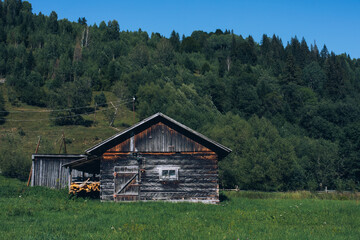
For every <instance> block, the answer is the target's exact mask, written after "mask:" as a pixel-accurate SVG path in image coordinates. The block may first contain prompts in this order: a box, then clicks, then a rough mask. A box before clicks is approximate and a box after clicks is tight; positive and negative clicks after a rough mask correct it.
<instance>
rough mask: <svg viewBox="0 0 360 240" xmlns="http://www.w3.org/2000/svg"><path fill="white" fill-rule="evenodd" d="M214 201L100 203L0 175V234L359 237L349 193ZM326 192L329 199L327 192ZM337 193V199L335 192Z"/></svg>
mask: <svg viewBox="0 0 360 240" xmlns="http://www.w3.org/2000/svg"><path fill="white" fill-rule="evenodd" d="M224 197H225V198H227V199H226V200H225V201H222V202H221V203H220V204H219V205H206V204H200V203H167V202H136V203H101V202H100V201H99V200H94V199H83V198H70V197H69V195H68V194H67V191H66V190H61V191H59V190H51V189H46V188H43V187H33V188H28V187H26V185H25V183H24V182H20V181H18V180H15V179H11V178H4V177H2V176H0V208H1V211H0V222H1V224H0V239H359V236H360V206H359V199H360V197H359V196H358V195H355V194H320V195H319V194H312V193H309V192H294V193H261V192H230V193H225V195H224ZM330 199H331V200H330ZM339 199H343V200H339Z"/></svg>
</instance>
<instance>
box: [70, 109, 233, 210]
mask: <svg viewBox="0 0 360 240" xmlns="http://www.w3.org/2000/svg"><path fill="white" fill-rule="evenodd" d="M230 152H231V150H230V149H229V148H227V147H225V146H223V145H221V144H219V143H217V142H215V141H213V140H211V139H209V138H207V137H205V136H204V135H202V134H200V133H198V132H196V131H194V130H192V129H190V128H189V127H187V126H185V125H183V124H181V123H179V122H177V121H175V120H174V119H172V118H170V117H168V116H166V115H164V114H162V113H157V114H154V115H152V116H151V117H149V118H146V119H144V120H143V121H141V122H139V123H137V124H135V125H134V126H132V127H130V128H128V129H126V130H124V131H122V132H120V133H118V134H116V135H114V136H112V137H110V138H108V139H106V140H105V141H102V142H100V143H99V144H97V145H95V146H93V147H92V148H90V149H88V150H86V151H85V156H86V157H83V158H80V159H77V160H75V161H72V162H69V163H66V164H63V167H67V168H69V169H70V177H69V179H72V172H73V171H74V170H77V171H80V172H84V173H87V174H92V175H97V176H99V180H100V199H101V201H138V200H141V201H151V200H167V201H196V202H204V203H217V202H218V201H219V180H218V161H219V160H221V159H222V158H224V157H225V156H227V155H228V154H229V153H230Z"/></svg>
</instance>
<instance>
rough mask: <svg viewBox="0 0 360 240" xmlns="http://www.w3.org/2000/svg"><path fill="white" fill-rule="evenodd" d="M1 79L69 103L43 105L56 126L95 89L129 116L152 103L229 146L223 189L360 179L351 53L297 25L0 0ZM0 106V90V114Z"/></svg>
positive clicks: (15, 97) (13, 94) (18, 95)
mask: <svg viewBox="0 0 360 240" xmlns="http://www.w3.org/2000/svg"><path fill="white" fill-rule="evenodd" d="M0 78H2V79H4V78H5V79H6V82H5V85H6V91H7V96H8V99H7V100H8V101H9V102H11V104H13V105H17V104H19V103H26V104H29V105H34V106H41V107H47V108H51V109H66V108H69V109H70V108H71V110H67V111H54V112H53V114H52V116H55V117H53V118H52V119H55V120H54V124H57V125H79V124H80V125H84V124H91V123H88V122H86V121H84V120H83V119H82V117H81V113H83V112H84V111H88V109H86V108H80V107H83V106H87V105H90V102H91V99H92V97H93V96H92V95H93V91H113V92H114V93H115V94H116V96H117V97H118V98H119V99H120V100H126V99H129V98H132V97H133V96H134V97H135V98H136V102H135V111H136V114H137V116H138V118H139V119H142V118H145V117H148V116H149V115H151V114H153V113H155V112H159V111H160V112H163V113H165V114H167V115H169V116H170V117H173V118H174V119H176V120H178V121H179V122H182V123H184V124H186V125H188V126H189V127H191V128H193V129H195V130H197V131H199V132H201V133H203V134H205V135H207V136H209V137H210V138H213V139H215V140H216V141H219V142H220V143H222V144H224V145H225V146H227V147H230V148H231V149H232V150H233V152H232V153H231V154H230V155H229V156H228V157H227V158H226V159H224V160H223V161H221V162H220V177H221V179H220V181H221V186H222V187H225V188H234V187H236V186H238V187H239V188H240V189H256V190H266V191H274V190H276V191H278V190H281V191H284V190H295V189H309V190H317V189H323V188H324V187H325V186H326V187H328V188H329V189H339V190H344V189H351V190H355V189H358V190H359V188H360V185H359V183H360V160H359V159H360V151H359V150H360V122H359V120H358V119H360V104H359V99H360V59H352V58H351V57H350V56H349V55H347V54H341V55H336V54H334V53H333V52H331V51H330V52H329V50H328V49H327V47H326V46H325V45H324V46H322V47H321V48H319V47H318V46H317V45H316V44H315V43H314V44H311V45H309V44H308V43H307V42H306V41H305V39H301V40H299V39H298V38H297V37H296V36H294V37H293V38H292V39H291V41H290V42H288V43H286V44H284V43H283V42H282V40H281V39H280V38H279V37H278V36H276V35H274V36H267V35H263V37H262V40H261V42H260V43H257V42H255V41H254V39H253V38H252V37H251V36H248V37H243V36H241V35H236V34H234V33H233V32H232V31H230V30H225V31H223V30H220V29H217V30H216V31H214V32H210V33H207V32H204V31H194V32H193V33H192V34H191V35H190V36H181V37H180V36H179V34H178V33H177V32H176V31H173V32H172V33H171V34H170V36H169V37H168V38H167V37H165V36H162V35H161V34H159V33H151V34H149V33H147V32H145V31H142V30H141V29H139V30H138V31H134V32H131V31H126V30H123V29H121V23H120V24H119V23H118V22H117V21H116V20H113V21H109V22H108V23H105V22H101V23H100V24H99V25H97V24H94V25H92V26H89V25H88V24H87V21H86V18H84V17H81V18H79V19H78V22H70V21H68V20H67V19H58V16H57V14H56V12H54V11H53V12H51V14H50V15H49V16H45V15H43V14H41V13H39V14H34V13H32V7H31V4H30V3H29V2H26V1H21V0H5V1H0ZM96 97H97V98H98V99H100V100H101V99H102V98H101V96H96ZM100 100H99V101H100ZM100 102H101V101H100ZM129 107H132V106H129ZM5 110H6V109H5V107H4V97H3V96H2V95H1V92H0V114H2V115H0V120H1V122H2V123H3V122H5V121H6V118H5V117H4V116H5ZM59 116H66V118H61V117H59ZM1 122H0V124H1Z"/></svg>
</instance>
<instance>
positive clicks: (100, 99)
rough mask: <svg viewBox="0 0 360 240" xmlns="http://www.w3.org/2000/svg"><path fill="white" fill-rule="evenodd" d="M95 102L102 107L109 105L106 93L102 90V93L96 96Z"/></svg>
mask: <svg viewBox="0 0 360 240" xmlns="http://www.w3.org/2000/svg"><path fill="white" fill-rule="evenodd" d="M94 100H95V104H96V105H97V106H100V107H107V100H106V97H105V94H104V93H103V92H101V93H100V94H98V95H96V96H95V97H94Z"/></svg>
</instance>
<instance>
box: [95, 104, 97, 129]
mask: <svg viewBox="0 0 360 240" xmlns="http://www.w3.org/2000/svg"><path fill="white" fill-rule="evenodd" d="M96 107H97V103H95V111H94V125H95V124H96Z"/></svg>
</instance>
